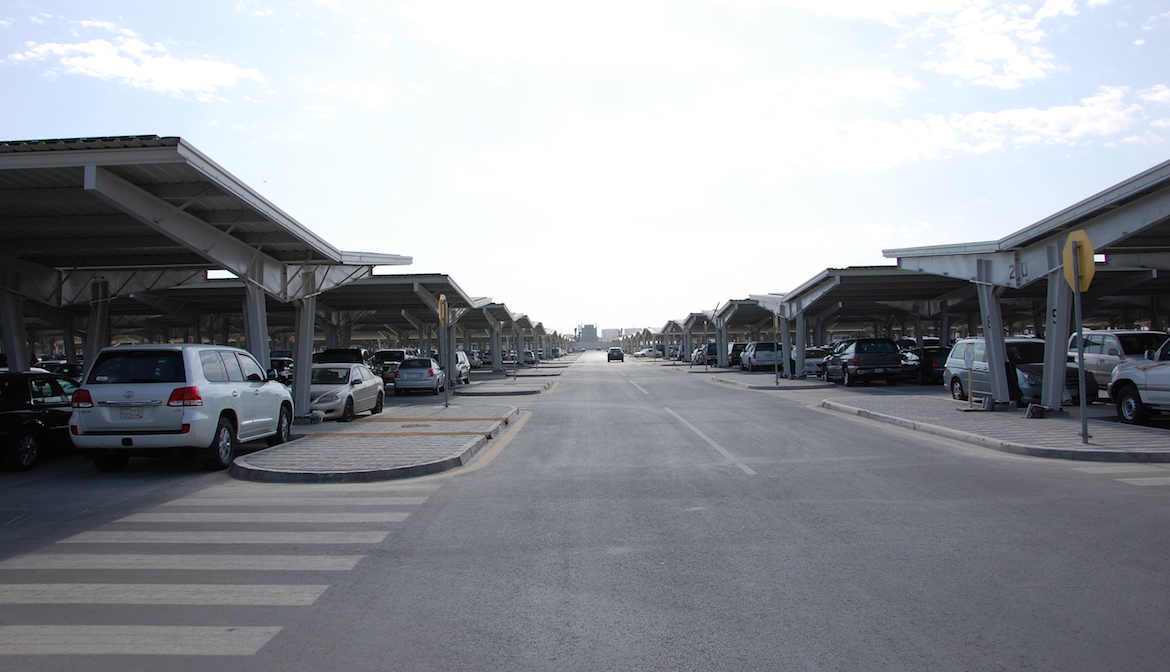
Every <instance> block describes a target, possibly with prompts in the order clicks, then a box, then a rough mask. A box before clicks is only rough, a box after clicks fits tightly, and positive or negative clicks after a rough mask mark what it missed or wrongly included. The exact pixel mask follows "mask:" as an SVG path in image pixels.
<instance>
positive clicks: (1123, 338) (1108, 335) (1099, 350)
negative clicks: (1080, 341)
mask: <svg viewBox="0 0 1170 672" xmlns="http://www.w3.org/2000/svg"><path fill="white" fill-rule="evenodd" d="M1165 340H1166V332H1164V331H1138V330H1124V331H1123V330H1116V329H1103V330H1095V331H1085V346H1084V349H1085V373H1087V374H1091V375H1092V376H1093V377H1094V378H1096V379H1097V384H1098V385H1101V386H1105V385H1108V384H1109V379H1110V377H1112V375H1113V369H1115V368H1116V367H1117V365H1118V364H1121V363H1122V362H1126V361H1132V360H1138V359H1142V358H1143V357H1144V356H1145V353H1146V351H1147V350H1157V349H1158V346H1160V345H1162V343H1163V342H1164V341H1165ZM1077 350H1078V348H1077V334H1073V335H1072V336H1070V337H1069V339H1068V355H1069V357H1070V358H1071V359H1072V361H1074V362H1075V361H1077Z"/></svg>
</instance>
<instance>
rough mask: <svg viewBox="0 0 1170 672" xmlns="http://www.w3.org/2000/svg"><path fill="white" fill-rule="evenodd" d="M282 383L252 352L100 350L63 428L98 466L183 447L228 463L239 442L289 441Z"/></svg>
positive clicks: (209, 462) (166, 347)
mask: <svg viewBox="0 0 1170 672" xmlns="http://www.w3.org/2000/svg"><path fill="white" fill-rule="evenodd" d="M292 413H293V404H292V396H291V395H290V394H289V391H288V388H287V387H285V386H284V385H282V384H281V383H279V382H278V381H277V380H276V372H275V371H274V370H269V371H268V372H265V371H264V369H263V368H261V366H260V363H259V362H257V361H256V358H255V357H253V356H252V355H251V353H249V352H247V351H245V350H241V349H239V348H232V347H228V346H221V345H203V344H199V343H175V344H160V345H121V346H115V347H110V348H105V349H103V350H102V351H101V352H100V353H99V354H98V356H97V359H96V360H95V361H94V363H93V366H92V367H91V368H90V370H89V373H88V374H87V376H86V379H85V380H84V381H83V382H82V387H81V389H79V390H77V391H76V392H75V393H74V394H73V414H72V415H71V416H70V418H69V433H70V438H71V439H72V440H73V444H74V445H75V446H77V447H78V448H81V449H84V450H85V451H86V452H87V456H88V457H89V458H90V459H92V460H93V462H94V465H95V466H97V468H98V469H101V470H102V471H114V470H117V469H121V468H122V467H125V466H126V463H127V461H128V460H129V459H130V457H131V456H140V455H160V454H171V453H174V452H185V453H188V454H191V455H192V456H193V457H195V458H196V459H200V460H202V461H203V466H204V467H206V468H207V469H209V470H213V471H214V470H219V469H226V468H227V467H228V465H230V464H231V462H232V460H233V459H234V458H235V455H236V449H237V442H241V441H254V440H256V439H265V438H266V439H268V445H270V446H274V445H276V444H279V443H283V442H285V441H287V440H288V438H289V434H290V432H291V429H292Z"/></svg>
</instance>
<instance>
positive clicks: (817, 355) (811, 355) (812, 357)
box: [804, 348, 828, 378]
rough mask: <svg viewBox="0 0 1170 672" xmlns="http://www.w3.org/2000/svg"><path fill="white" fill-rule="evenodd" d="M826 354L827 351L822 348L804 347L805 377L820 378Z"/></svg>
mask: <svg viewBox="0 0 1170 672" xmlns="http://www.w3.org/2000/svg"><path fill="white" fill-rule="evenodd" d="M826 354H828V351H827V350H825V349H824V348H805V349H804V375H805V377H812V378H820V377H821V376H823V375H824V372H825V355H826Z"/></svg>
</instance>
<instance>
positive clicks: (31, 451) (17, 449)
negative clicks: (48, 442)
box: [4, 432, 41, 471]
mask: <svg viewBox="0 0 1170 672" xmlns="http://www.w3.org/2000/svg"><path fill="white" fill-rule="evenodd" d="M40 454H41V441H40V438H39V437H37V435H36V434H35V433H33V432H21V433H20V434H17V435H16V438H14V439H13V440H12V445H10V446H9V447H8V450H7V451H5V453H4V468H5V469H7V470H8V471H28V470H29V469H32V468H33V465H35V464H36V463H37V458H38V457H40Z"/></svg>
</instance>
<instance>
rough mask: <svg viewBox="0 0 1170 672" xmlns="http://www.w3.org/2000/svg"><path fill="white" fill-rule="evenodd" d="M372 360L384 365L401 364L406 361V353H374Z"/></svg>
mask: <svg viewBox="0 0 1170 672" xmlns="http://www.w3.org/2000/svg"><path fill="white" fill-rule="evenodd" d="M374 359H376V360H378V361H379V362H381V363H383V364H385V363H386V362H401V361H402V360H404V359H406V353H405V352H402V351H401V350H387V351H385V352H376V353H374Z"/></svg>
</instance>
